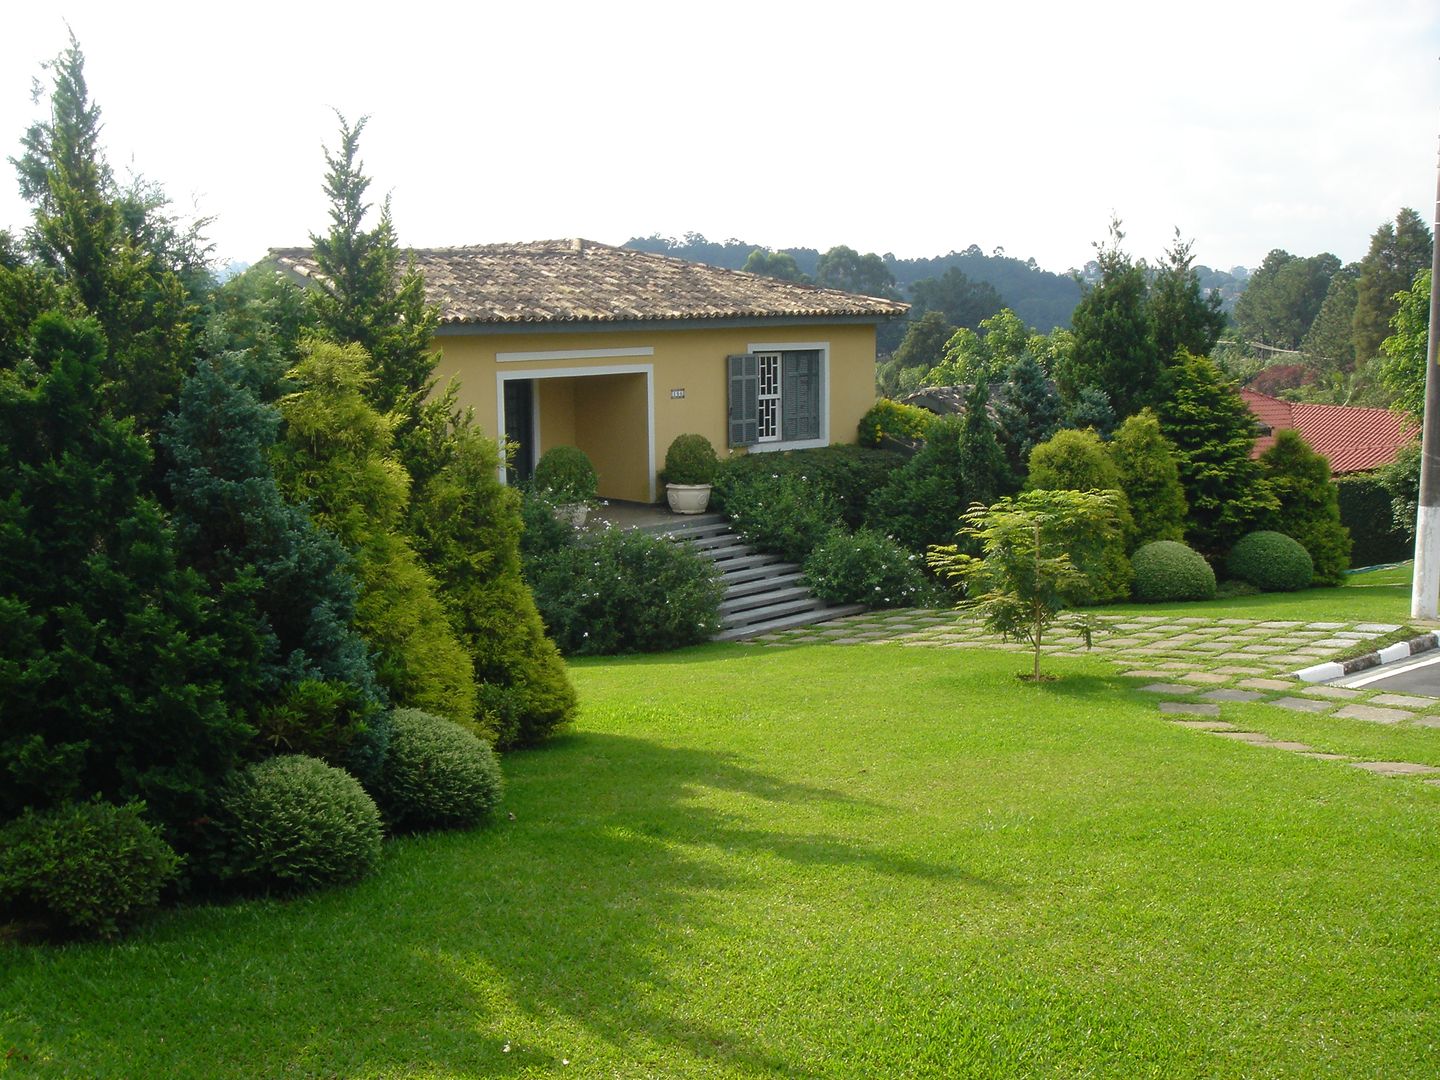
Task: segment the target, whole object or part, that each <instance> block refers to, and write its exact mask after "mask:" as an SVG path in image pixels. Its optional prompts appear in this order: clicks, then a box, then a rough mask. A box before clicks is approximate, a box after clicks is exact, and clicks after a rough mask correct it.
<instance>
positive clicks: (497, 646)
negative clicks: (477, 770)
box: [409, 410, 575, 747]
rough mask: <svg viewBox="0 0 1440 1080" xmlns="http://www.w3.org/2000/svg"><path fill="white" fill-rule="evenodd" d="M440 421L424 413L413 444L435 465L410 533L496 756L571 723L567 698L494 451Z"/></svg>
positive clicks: (456, 416)
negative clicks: (524, 570)
mask: <svg viewBox="0 0 1440 1080" xmlns="http://www.w3.org/2000/svg"><path fill="white" fill-rule="evenodd" d="M441 415H442V414H441V413H440V412H439V410H429V411H428V412H427V413H426V415H425V417H424V418H423V420H424V422H423V423H422V426H421V427H420V428H419V429H417V433H416V438H415V439H414V440H412V444H413V445H414V446H416V447H417V448H421V449H422V450H423V453H424V454H425V456H426V457H427V458H430V459H433V460H434V461H435V462H437V463H438V464H437V467H436V468H434V469H433V470H432V471H431V473H430V476H429V478H428V479H427V480H425V482H424V483H421V484H417V485H416V487H415V490H414V494H413V497H412V499H411V503H410V517H409V520H410V529H411V533H412V535H413V536H414V537H415V544H416V547H417V548H418V550H419V552H420V554H421V555H422V556H423V557H424V559H425V561H426V563H427V564H428V565H429V567H430V568H431V570H432V572H433V573H434V574H435V577H436V580H437V581H438V583H439V586H440V595H441V598H442V600H443V601H444V604H445V610H446V612H447V614H448V615H449V619H450V625H451V626H452V627H453V628H454V632H455V634H456V636H457V637H458V638H459V640H460V643H461V644H462V645H463V646H464V648H465V651H466V652H467V653H468V654H469V658H470V664H471V670H472V673H473V676H474V680H475V682H476V684H477V686H478V687H479V695H480V696H479V716H478V717H477V724H478V730H479V731H480V733H481V734H483V735H485V736H486V737H488V738H490V739H491V740H493V741H494V742H496V743H497V745H499V746H502V747H508V746H519V745H528V744H532V743H535V742H538V741H539V740H540V739H543V738H544V737H545V736H547V735H548V734H550V733H551V732H552V731H553V730H554V729H555V728H557V727H559V726H560V725H562V724H565V723H567V722H569V720H570V719H571V717H572V716H573V715H574V712H575V689H574V687H573V686H571V684H570V678H569V675H568V674H567V673H566V671H565V665H564V662H563V661H562V660H561V659H560V654H559V652H558V651H557V650H556V648H555V644H554V642H552V641H550V639H549V638H547V637H546V636H545V627H544V624H543V623H542V622H541V620H540V615H539V612H538V611H537V610H536V607H535V600H534V597H533V596H531V594H530V590H529V588H528V587H527V586H526V584H525V581H524V578H523V577H522V574H521V562H520V541H521V529H522V524H521V519H520V502H521V499H520V496H519V494H518V493H517V492H516V491H515V490H514V489H512V488H509V487H506V486H505V485H503V484H501V483H500V480H499V478H498V477H497V476H496V472H495V463H496V461H498V460H499V450H498V448H497V446H496V445H495V443H494V442H493V441H492V440H490V439H488V438H486V437H485V436H484V435H482V434H481V433H480V431H479V430H478V429H477V428H476V427H475V426H474V425H473V424H472V423H471V421H470V418H469V416H468V415H466V414H464V413H462V412H459V411H458V410H457V411H455V412H453V413H452V414H451V416H450V419H449V420H448V421H446V422H445V423H444V424H443V425H442V424H440V423H435V422H434V421H437V420H438V419H439V418H440V417H441ZM426 439H428V441H429V445H428V446H427V444H426V441H425V440H426ZM547 517H548V518H549V522H550V525H551V526H553V527H556V528H558V529H560V530H563V531H564V532H566V533H570V534H572V535H573V530H572V529H570V528H569V527H568V526H563V525H558V523H556V522H555V519H554V517H553V516H551V515H548V514H547ZM467 719H468V718H467Z"/></svg>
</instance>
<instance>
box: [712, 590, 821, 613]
mask: <svg viewBox="0 0 1440 1080" xmlns="http://www.w3.org/2000/svg"><path fill="white" fill-rule="evenodd" d="M794 600H804V601H807V602H811V603H817V604H818V603H819V601H818V600H816V599H815V597H813V596H812V595H810V590H809V589H807V588H806V587H805V586H804V585H791V586H789V587H788V588H787V587H785V586H783V585H778V586H777V585H772V587H771V588H769V589H766V590H764V591H763V592H752V593H744V594H741V595H740V596H732V595H730V594H728V593H727V594H726V598H725V600H724V602H723V603H721V605H720V615H721V617H722V618H724V619H727V620H728V619H730V618H731V617H737V618H738V617H739V616H740V615H741V614H742V613H744V612H748V611H752V610H754V609H756V608H769V607H774V606H776V605H777V604H787V603H790V602H791V601H794ZM820 606H821V607H824V605H823V604H821V605H820Z"/></svg>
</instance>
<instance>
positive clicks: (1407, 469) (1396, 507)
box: [1375, 442, 1422, 558]
mask: <svg viewBox="0 0 1440 1080" xmlns="http://www.w3.org/2000/svg"><path fill="white" fill-rule="evenodd" d="M1421 457H1422V455H1421V453H1420V443H1419V442H1413V443H1411V444H1410V445H1409V446H1406V447H1404V448H1403V449H1402V450H1401V451H1400V453H1398V454H1396V455H1395V460H1394V461H1392V462H1391V463H1390V464H1389V465H1386V466H1385V467H1383V468H1380V469H1377V470H1375V476H1376V478H1377V479H1378V480H1379V481H1380V483H1381V484H1383V485H1384V486H1385V490H1386V491H1388V492H1389V493H1390V522H1391V524H1392V525H1393V526H1394V527H1395V529H1396V530H1398V531H1399V532H1401V533H1403V534H1404V536H1405V544H1406V546H1407V547H1409V548H1410V549H1411V550H1412V553H1413V549H1414V545H1415V522H1416V520H1417V518H1418V515H1419V509H1420V464H1421ZM1407 558H1408V556H1407Z"/></svg>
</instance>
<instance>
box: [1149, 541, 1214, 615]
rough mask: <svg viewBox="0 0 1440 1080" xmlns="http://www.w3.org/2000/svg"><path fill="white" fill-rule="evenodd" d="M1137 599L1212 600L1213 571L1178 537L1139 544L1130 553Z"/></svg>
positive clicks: (1201, 557) (1153, 600)
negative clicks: (1177, 538)
mask: <svg viewBox="0 0 1440 1080" xmlns="http://www.w3.org/2000/svg"><path fill="white" fill-rule="evenodd" d="M1130 566H1131V568H1132V569H1133V570H1134V571H1135V580H1134V583H1133V585H1132V586H1131V587H1132V589H1133V591H1134V594H1135V599H1136V600H1145V601H1148V602H1163V601H1166V600H1212V599H1214V597H1215V571H1214V570H1212V569H1211V568H1210V564H1209V563H1208V562H1206V561H1205V557H1204V556H1203V555H1201V554H1200V553H1199V552H1198V551H1196V550H1195V549H1194V548H1191V547H1187V546H1186V545H1184V544H1182V543H1180V542H1179V541H1178V540H1155V541H1152V542H1151V543H1148V544H1141V545H1140V547H1138V548H1136V549H1135V554H1134V555H1132V556H1130Z"/></svg>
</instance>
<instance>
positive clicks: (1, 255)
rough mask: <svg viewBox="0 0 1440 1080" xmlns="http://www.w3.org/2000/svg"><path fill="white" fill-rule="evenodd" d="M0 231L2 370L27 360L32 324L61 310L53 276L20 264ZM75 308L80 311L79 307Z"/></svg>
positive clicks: (0, 350) (0, 351)
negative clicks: (43, 316)
mask: <svg viewBox="0 0 1440 1080" xmlns="http://www.w3.org/2000/svg"><path fill="white" fill-rule="evenodd" d="M9 241H10V236H9V234H8V233H4V232H0V244H3V245H4V246H3V247H0V371H4V370H9V369H10V368H13V367H15V366H16V365H17V364H19V363H20V361H22V360H24V359H25V358H26V356H27V354H28V349H29V345H30V324H31V323H33V322H34V321H35V320H36V319H38V318H39V317H40V316H41V315H42V314H44V313H45V312H47V311H58V310H60V308H61V299H60V288H59V286H58V285H57V284H56V283H55V280H54V278H53V277H51V276H50V275H49V274H46V273H44V272H43V271H40V270H38V269H36V268H35V267H33V266H28V265H25V264H24V263H22V262H20V260H19V254H18V252H15V251H13V250H12V249H11V248H10V247H9ZM72 306H74V307H76V308H77V313H78V305H73V304H72Z"/></svg>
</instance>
